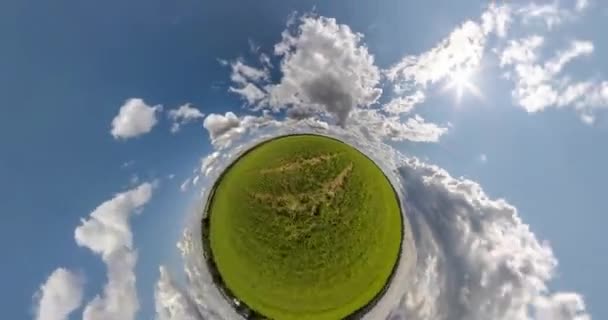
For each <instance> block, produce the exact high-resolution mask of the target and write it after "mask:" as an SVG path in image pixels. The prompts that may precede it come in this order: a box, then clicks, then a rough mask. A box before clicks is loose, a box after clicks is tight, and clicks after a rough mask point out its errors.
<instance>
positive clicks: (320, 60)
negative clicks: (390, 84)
mask: <svg viewBox="0 0 608 320" xmlns="http://www.w3.org/2000/svg"><path fill="white" fill-rule="evenodd" d="M361 39H362V35H361V34H359V33H354V32H353V31H352V30H351V29H350V28H349V27H348V26H346V25H343V24H338V23H337V22H336V20H335V19H333V18H325V17H318V18H315V17H309V16H307V17H304V18H302V19H301V24H300V25H299V26H298V27H297V30H295V31H294V32H289V31H285V32H283V39H282V41H281V42H280V43H278V44H277V45H276V46H275V54H277V55H279V56H282V61H281V72H282V78H281V81H280V82H279V83H278V84H275V85H269V86H267V90H268V91H269V93H270V98H269V101H268V103H269V105H270V106H271V107H272V108H274V109H275V110H279V109H283V108H285V107H294V108H298V109H309V110H314V111H316V112H327V113H329V114H331V115H333V116H334V117H335V119H336V121H337V123H338V124H340V125H344V124H345V123H346V119H347V118H348V115H349V113H350V112H351V110H352V109H353V108H356V107H367V106H369V105H370V104H373V103H374V102H376V99H377V98H378V97H379V95H380V94H381V93H382V91H381V89H379V88H377V87H376V86H377V85H378V83H379V81H380V74H379V71H378V68H377V67H376V66H375V65H374V58H373V56H372V55H370V54H369V53H368V51H367V47H366V46H365V45H362V44H360V42H361Z"/></svg>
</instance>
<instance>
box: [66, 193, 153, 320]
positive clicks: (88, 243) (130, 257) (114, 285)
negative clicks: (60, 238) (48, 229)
mask: <svg viewBox="0 0 608 320" xmlns="http://www.w3.org/2000/svg"><path fill="white" fill-rule="evenodd" d="M152 188H153V186H152V184H150V183H143V184H141V185H139V186H138V187H136V188H133V189H131V190H128V191H126V192H123V193H119V194H117V195H115V196H114V197H113V198H112V199H110V200H107V201H105V202H103V203H102V204H101V205H99V206H98V207H97V208H96V209H95V210H94V211H93V212H91V214H90V217H89V218H88V219H86V220H85V219H83V220H82V224H81V225H80V226H79V227H78V228H76V230H75V232H74V238H75V239H76V243H77V244H78V245H79V246H81V247H86V248H89V249H90V250H91V251H93V252H94V253H96V254H98V255H100V256H101V258H102V260H103V262H104V263H105V264H106V267H107V270H108V274H107V277H108V282H107V283H106V285H105V286H104V289H103V294H102V295H98V296H96V297H95V298H93V300H91V301H90V302H89V303H88V304H87V305H86V307H85V309H84V312H83V319H84V320H130V319H134V318H135V314H136V312H137V310H138V309H139V300H138V298H137V292H136V288H135V273H134V271H135V270H134V268H135V264H136V262H137V253H136V252H135V249H134V248H133V235H132V233H131V228H130V224H129V217H130V216H131V215H132V214H134V213H139V212H141V208H142V206H143V205H144V204H146V203H147V202H148V201H149V200H150V198H151V196H152Z"/></svg>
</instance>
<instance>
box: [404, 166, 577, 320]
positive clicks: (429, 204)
mask: <svg viewBox="0 0 608 320" xmlns="http://www.w3.org/2000/svg"><path fill="white" fill-rule="evenodd" d="M398 176H399V178H400V179H399V181H400V184H401V186H402V187H403V197H404V198H405V199H406V201H405V208H404V209H405V212H406V213H407V216H408V217H409V218H410V219H411V221H412V226H413V229H414V234H415V239H416V246H417V249H418V251H417V252H418V255H419V261H420V262H421V264H420V265H419V267H418V268H417V271H416V272H417V274H416V276H415V277H414V279H415V281H414V283H413V285H412V287H411V288H409V290H408V291H407V292H406V293H405V295H404V298H403V299H402V301H401V304H400V306H399V307H398V308H397V309H396V310H395V311H394V315H397V316H398V315H401V316H403V317H402V318H407V319H472V320H476V319H479V320H484V319H496V320H500V319H504V320H507V319H530V318H532V317H533V316H534V315H536V318H537V319H538V320H543V319H588V318H587V317H588V315H586V314H585V311H584V304H583V303H582V298H581V297H580V296H579V295H577V294H574V293H557V294H554V295H550V293H549V291H548V289H547V282H548V281H549V280H551V278H552V277H553V274H554V271H555V267H556V265H557V261H556V259H555V257H554V256H553V253H552V251H551V248H550V247H549V246H548V245H547V244H546V243H543V242H540V241H539V240H538V239H537V238H536V236H535V235H534V234H533V233H532V231H531V230H530V228H529V226H528V225H526V224H524V223H523V222H522V221H521V219H520V217H519V215H518V213H517V210H516V209H515V207H513V206H511V205H510V204H508V203H507V202H506V201H504V200H501V199H497V200H494V199H491V198H489V197H488V196H487V195H486V194H485V193H484V191H483V190H482V188H481V187H480V186H479V185H478V184H477V183H475V182H473V181H470V180H466V179H455V178H453V177H451V176H450V175H449V174H448V173H447V172H446V171H445V170H443V169H441V168H439V167H436V166H432V165H428V164H424V163H422V162H420V161H419V160H417V159H412V158H410V159H405V160H404V161H403V162H402V165H401V166H400V167H399V168H398ZM547 317H548V318H547Z"/></svg>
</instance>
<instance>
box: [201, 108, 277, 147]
mask: <svg viewBox="0 0 608 320" xmlns="http://www.w3.org/2000/svg"><path fill="white" fill-rule="evenodd" d="M272 123H276V121H275V120H274V118H272V117H271V116H269V115H268V114H266V113H265V114H264V115H262V116H249V115H248V116H243V117H238V116H237V115H236V114H234V113H233V112H226V113H225V114H224V115H221V114H217V113H212V114H210V115H208V116H207V117H206V118H205V121H204V122H203V127H205V129H207V131H208V132H209V138H210V139H211V143H212V144H213V146H214V147H215V148H217V149H224V148H227V147H229V146H230V145H231V144H232V143H233V142H234V141H235V140H237V139H238V138H240V137H241V136H242V135H243V134H245V133H246V132H247V131H249V130H255V129H258V128H260V127H264V126H267V125H269V124H272Z"/></svg>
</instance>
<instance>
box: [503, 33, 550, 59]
mask: <svg viewBox="0 0 608 320" xmlns="http://www.w3.org/2000/svg"><path fill="white" fill-rule="evenodd" d="M543 43H544V39H543V37H541V36H538V35H533V36H530V37H527V38H524V39H521V40H511V41H509V44H508V45H507V47H506V48H505V49H504V50H503V51H502V52H501V53H500V65H501V66H506V65H512V64H516V63H531V62H535V61H536V60H537V59H538V52H537V50H538V48H540V47H541V46H542V45H543Z"/></svg>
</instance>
